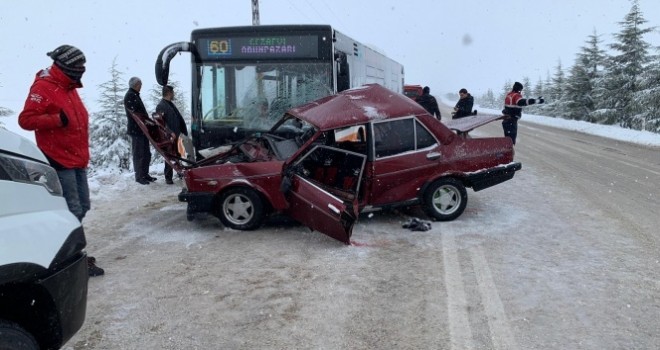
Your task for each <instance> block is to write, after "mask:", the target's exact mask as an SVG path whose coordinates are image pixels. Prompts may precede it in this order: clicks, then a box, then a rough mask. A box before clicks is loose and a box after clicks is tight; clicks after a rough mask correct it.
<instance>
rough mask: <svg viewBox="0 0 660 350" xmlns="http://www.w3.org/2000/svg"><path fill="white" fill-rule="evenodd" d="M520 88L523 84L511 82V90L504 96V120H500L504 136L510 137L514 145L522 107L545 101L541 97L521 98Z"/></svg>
mask: <svg viewBox="0 0 660 350" xmlns="http://www.w3.org/2000/svg"><path fill="white" fill-rule="evenodd" d="M522 89H523V85H522V84H521V83H519V82H515V83H514V84H513V88H512V89H511V92H509V93H508V94H507V95H506V97H505V98H504V109H503V110H502V114H504V120H503V121H502V128H503V129H504V136H508V137H510V138H511V141H513V144H514V145H515V144H516V136H518V119H520V117H521V116H522V108H523V107H524V106H531V105H533V104H536V103H539V104H540V103H543V102H545V100H543V98H542V97H539V98H538V99H533V98H523V97H522V94H521V93H520V92H521V91H522Z"/></svg>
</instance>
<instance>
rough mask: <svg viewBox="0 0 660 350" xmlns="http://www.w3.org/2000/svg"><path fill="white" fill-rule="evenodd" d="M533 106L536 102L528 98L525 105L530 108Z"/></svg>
mask: <svg viewBox="0 0 660 350" xmlns="http://www.w3.org/2000/svg"><path fill="white" fill-rule="evenodd" d="M533 104H536V100H535V99H533V98H528V99H527V105H528V106H531V105H533Z"/></svg>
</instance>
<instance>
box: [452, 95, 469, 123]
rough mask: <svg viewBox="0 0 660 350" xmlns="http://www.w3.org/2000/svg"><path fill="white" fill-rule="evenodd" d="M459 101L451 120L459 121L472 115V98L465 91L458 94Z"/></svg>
mask: <svg viewBox="0 0 660 350" xmlns="http://www.w3.org/2000/svg"><path fill="white" fill-rule="evenodd" d="M458 95H459V96H460V99H459V100H458V102H456V106H455V107H454V113H453V116H452V119H459V118H463V117H467V116H470V115H473V113H472V106H474V97H472V95H470V93H469V92H468V91H467V89H461V90H460V91H459V92H458Z"/></svg>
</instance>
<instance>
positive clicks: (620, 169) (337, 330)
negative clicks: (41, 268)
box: [65, 111, 660, 350]
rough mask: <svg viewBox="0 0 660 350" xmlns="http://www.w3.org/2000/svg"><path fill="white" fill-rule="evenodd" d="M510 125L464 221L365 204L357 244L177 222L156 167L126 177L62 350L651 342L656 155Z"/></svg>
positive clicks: (95, 235) (107, 201) (100, 197)
mask: <svg viewBox="0 0 660 350" xmlns="http://www.w3.org/2000/svg"><path fill="white" fill-rule="evenodd" d="M443 113H447V112H445V111H443ZM445 115H448V114H445ZM501 132H502V131H501V127H500V125H499V123H497V122H495V123H493V124H491V125H489V126H486V127H484V128H481V129H479V130H477V132H475V133H474V134H475V136H479V137H484V136H488V135H497V136H499V135H501ZM519 133H520V134H519V139H518V145H517V146H516V158H517V160H519V161H521V162H522V163H523V169H522V170H521V171H520V172H518V173H517V174H516V176H515V177H514V178H513V179H512V180H511V181H508V182H506V183H503V184H500V185H497V186H495V187H493V188H489V189H486V190H484V191H480V192H476V193H475V192H473V191H471V190H470V191H469V192H468V196H469V202H468V206H467V209H466V211H465V213H464V214H463V215H462V216H461V217H459V218H458V219H457V220H455V221H452V222H443V223H438V222H434V223H433V228H432V229H431V230H430V231H426V232H411V231H409V230H407V229H404V228H402V227H401V226H402V224H403V223H404V222H406V221H407V220H408V219H409V218H411V217H421V218H425V217H424V216H423V214H422V212H421V210H419V209H416V208H411V209H409V210H405V211H395V212H377V213H374V214H370V215H364V216H363V217H361V218H360V220H359V222H358V223H357V225H356V227H355V229H354V233H353V241H354V244H353V245H351V246H345V245H343V244H341V243H339V242H336V241H334V240H332V239H330V238H328V237H325V236H323V235H321V234H319V233H317V232H309V230H308V229H306V228H304V227H301V226H298V225H296V224H295V223H291V222H288V221H285V220H272V221H271V222H269V223H268V224H267V225H266V226H265V227H263V228H262V229H260V230H257V231H253V232H239V231H233V230H229V229H225V228H223V227H222V225H221V223H220V222H219V220H217V219H215V218H213V217H207V218H201V219H199V220H195V221H193V222H188V221H186V215H185V206H184V205H183V204H181V203H179V202H178V201H177V198H176V195H177V193H178V189H177V188H176V186H167V185H165V184H163V181H162V176H158V177H159V180H158V181H157V182H156V183H155V184H152V185H149V186H148V187H147V186H142V185H138V184H136V183H134V182H132V181H130V180H129V179H130V178H126V179H127V180H126V184H125V185H123V186H116V185H114V186H113V190H112V191H110V192H108V191H103V190H102V191H101V192H98V193H96V194H95V195H94V196H93V201H94V203H93V208H92V211H91V212H90V213H89V217H88V218H86V219H85V222H84V225H85V228H86V230H87V235H88V241H89V245H88V251H89V253H90V254H91V255H94V256H96V258H97V260H98V262H99V265H101V266H102V267H104V268H105V269H106V275H105V276H103V277H95V278H92V279H90V285H89V302H88V309H87V318H86V321H85V324H84V325H83V328H82V329H81V331H80V332H79V333H78V334H77V335H76V336H75V337H74V338H73V339H72V340H71V341H70V342H69V343H67V344H66V345H65V349H456V350H458V349H658V348H660V250H659V243H660V233H659V232H660V229H659V227H660V214H659V213H660V210H659V208H660V205H659V204H660V186H659V184H660V153H659V151H660V150H659V149H658V148H648V147H642V146H637V145H632V144H626V143H623V142H619V141H612V140H608V139H603V138H599V137H594V136H588V135H583V134H579V133H575V132H570V131H563V130H557V129H552V128H548V127H543V126H537V125H533V124H524V123H522V124H521V126H520V131H519ZM99 181H104V180H103V179H100V180H99Z"/></svg>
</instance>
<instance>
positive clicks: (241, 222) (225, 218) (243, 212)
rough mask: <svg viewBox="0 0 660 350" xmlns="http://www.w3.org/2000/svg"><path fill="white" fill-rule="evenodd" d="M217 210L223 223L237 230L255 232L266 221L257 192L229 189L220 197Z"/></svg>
mask: <svg viewBox="0 0 660 350" xmlns="http://www.w3.org/2000/svg"><path fill="white" fill-rule="evenodd" d="M219 203H220V207H219V208H218V210H217V214H218V217H219V218H220V221H222V223H223V224H224V225H225V226H227V227H230V228H233V229H236V230H254V229H256V228H258V227H259V226H261V223H262V222H263V220H264V204H263V201H262V200H261V197H259V194H257V193H256V192H255V191H253V190H251V189H249V188H243V187H237V188H232V189H229V190H228V191H227V192H225V193H223V194H222V196H221V197H220V202H219Z"/></svg>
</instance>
